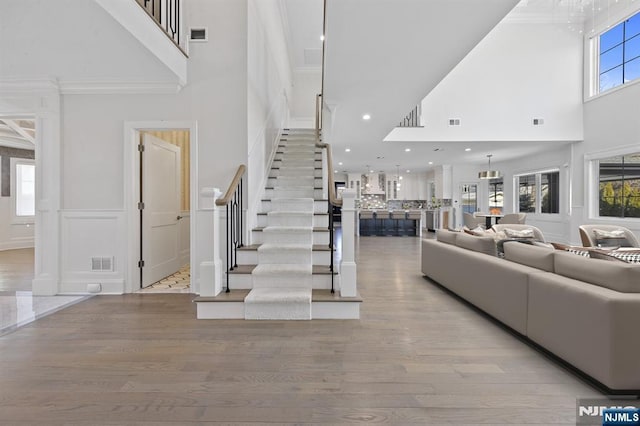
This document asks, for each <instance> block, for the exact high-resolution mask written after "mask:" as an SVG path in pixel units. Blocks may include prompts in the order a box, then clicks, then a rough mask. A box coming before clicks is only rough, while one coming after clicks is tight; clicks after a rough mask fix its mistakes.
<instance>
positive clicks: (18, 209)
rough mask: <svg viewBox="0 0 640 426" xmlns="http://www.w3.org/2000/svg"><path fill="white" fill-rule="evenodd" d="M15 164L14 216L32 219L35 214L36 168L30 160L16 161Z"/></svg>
mask: <svg viewBox="0 0 640 426" xmlns="http://www.w3.org/2000/svg"><path fill="white" fill-rule="evenodd" d="M14 164H15V179H14V182H15V186H14V188H15V191H14V199H15V210H14V213H15V216H16V217H17V218H25V217H32V216H34V215H35V213H36V208H35V202H36V193H35V180H36V166H35V164H34V163H33V161H32V160H17V161H15V162H14Z"/></svg>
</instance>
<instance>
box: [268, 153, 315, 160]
mask: <svg viewBox="0 0 640 426" xmlns="http://www.w3.org/2000/svg"><path fill="white" fill-rule="evenodd" d="M275 158H279V159H280V160H282V161H285V160H310V161H311V160H322V153H313V154H311V153H306V152H293V151H292V152H286V153H285V152H284V151H278V152H277V153H276V157H275Z"/></svg>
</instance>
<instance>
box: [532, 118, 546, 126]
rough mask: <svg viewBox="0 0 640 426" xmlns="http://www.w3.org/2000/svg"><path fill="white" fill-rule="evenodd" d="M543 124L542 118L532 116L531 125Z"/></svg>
mask: <svg viewBox="0 0 640 426" xmlns="http://www.w3.org/2000/svg"><path fill="white" fill-rule="evenodd" d="M543 124H544V118H534V119H533V125H534V126H542V125H543Z"/></svg>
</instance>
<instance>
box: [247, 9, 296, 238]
mask: <svg viewBox="0 0 640 426" xmlns="http://www.w3.org/2000/svg"><path fill="white" fill-rule="evenodd" d="M281 16H282V15H281V14H280V11H279V2H278V1H276V0H249V2H248V26H247V30H248V46H247V57H248V61H247V67H248V73H247V76H248V80H247V111H248V113H247V117H248V118H247V134H248V139H247V142H248V146H247V149H248V159H247V166H248V179H247V182H248V185H247V188H248V189H249V192H248V212H247V227H246V229H247V232H248V235H251V233H250V232H249V230H250V229H251V228H253V227H254V226H256V224H257V216H256V214H257V213H258V212H259V211H260V207H261V206H260V199H261V198H262V194H263V193H264V187H265V184H266V178H267V177H268V174H269V167H270V164H271V159H272V158H273V154H274V152H275V148H276V147H277V144H278V140H279V136H280V133H281V130H282V128H283V127H285V123H286V120H287V118H288V115H289V106H288V99H290V98H291V97H292V94H291V93H292V92H291V91H292V87H291V86H292V83H291V80H292V77H291V65H290V63H289V56H288V54H287V49H286V41H285V35H284V32H283V22H282V18H281Z"/></svg>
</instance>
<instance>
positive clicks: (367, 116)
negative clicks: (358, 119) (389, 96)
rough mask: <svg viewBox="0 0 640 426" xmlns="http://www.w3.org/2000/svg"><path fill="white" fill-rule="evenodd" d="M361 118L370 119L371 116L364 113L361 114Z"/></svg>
mask: <svg viewBox="0 0 640 426" xmlns="http://www.w3.org/2000/svg"><path fill="white" fill-rule="evenodd" d="M362 119H363V120H371V116H370V115H369V114H365V115H363V116H362Z"/></svg>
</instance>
